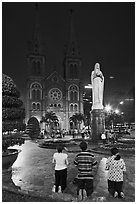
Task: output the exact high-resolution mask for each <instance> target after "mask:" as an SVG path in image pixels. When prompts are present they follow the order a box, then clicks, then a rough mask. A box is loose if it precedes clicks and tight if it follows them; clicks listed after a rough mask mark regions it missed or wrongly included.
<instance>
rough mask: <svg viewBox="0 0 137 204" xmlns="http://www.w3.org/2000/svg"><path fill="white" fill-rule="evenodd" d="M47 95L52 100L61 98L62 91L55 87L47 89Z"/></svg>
mask: <svg viewBox="0 0 137 204" xmlns="http://www.w3.org/2000/svg"><path fill="white" fill-rule="evenodd" d="M49 97H50V99H51V100H53V101H59V100H60V99H61V98H62V92H61V91H60V90H59V89H57V88H53V89H51V90H50V91H49Z"/></svg>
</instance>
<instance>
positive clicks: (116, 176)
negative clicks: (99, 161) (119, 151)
mask: <svg viewBox="0 0 137 204" xmlns="http://www.w3.org/2000/svg"><path fill="white" fill-rule="evenodd" d="M106 170H108V179H109V180H111V181H123V172H124V171H126V166H125V162H124V160H123V159H120V160H115V156H112V157H109V158H108V160H107V162H106Z"/></svg>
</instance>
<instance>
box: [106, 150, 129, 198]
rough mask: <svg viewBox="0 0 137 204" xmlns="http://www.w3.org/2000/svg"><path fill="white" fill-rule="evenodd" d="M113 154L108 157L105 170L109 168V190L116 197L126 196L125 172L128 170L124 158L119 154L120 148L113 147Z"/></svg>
mask: <svg viewBox="0 0 137 204" xmlns="http://www.w3.org/2000/svg"><path fill="white" fill-rule="evenodd" d="M111 154H112V156H111V157H109V158H108V159H107V162H106V167H105V170H108V191H109V193H110V194H112V195H113V196H114V197H115V198H116V197H119V198H124V197H125V195H124V193H123V177H124V176H123V172H125V171H126V166H125V162H124V160H123V159H122V158H121V156H120V155H119V152H118V149H117V148H116V147H113V148H112V149H111Z"/></svg>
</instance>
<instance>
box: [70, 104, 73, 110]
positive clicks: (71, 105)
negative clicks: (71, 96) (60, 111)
mask: <svg viewBox="0 0 137 204" xmlns="http://www.w3.org/2000/svg"><path fill="white" fill-rule="evenodd" d="M70 111H71V112H73V104H70Z"/></svg>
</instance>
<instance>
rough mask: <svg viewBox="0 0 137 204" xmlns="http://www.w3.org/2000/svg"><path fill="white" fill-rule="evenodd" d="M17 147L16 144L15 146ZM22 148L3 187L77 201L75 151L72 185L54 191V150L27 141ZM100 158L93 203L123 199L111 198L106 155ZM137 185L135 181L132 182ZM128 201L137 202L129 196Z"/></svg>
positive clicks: (71, 173) (70, 171) (71, 169)
mask: <svg viewBox="0 0 137 204" xmlns="http://www.w3.org/2000/svg"><path fill="white" fill-rule="evenodd" d="M14 148H15V147H14ZM16 148H18V149H21V150H22V151H21V153H20V154H19V156H18V158H17V160H16V162H15V163H14V164H13V166H12V174H11V175H9V174H8V176H7V175H5V174H3V187H5V189H6V188H7V189H16V191H17V190H18V191H19V192H21V193H26V194H29V195H35V196H41V197H47V196H48V197H50V198H53V199H55V200H56V201H59V200H63V201H68V202H69V201H76V186H75V185H74V184H73V179H74V178H75V176H76V174H77V169H76V167H75V166H74V164H73V160H74V157H75V153H68V157H69V163H70V164H69V167H68V187H67V189H66V192H65V193H64V194H57V193H52V191H51V189H52V187H53V184H54V167H53V165H52V164H51V161H52V155H53V153H54V152H55V150H54V149H45V148H40V147H38V144H37V143H35V142H31V141H29V140H28V141H26V142H25V144H23V145H22V146H16ZM95 156H97V159H98V161H99V166H98V170H96V169H95V171H94V174H95V181H94V187H95V190H94V193H93V195H92V196H91V197H90V198H89V199H88V200H87V202H88V201H90V202H91V201H92V202H94V201H95V202H100V201H103V202H107V201H109V202H120V201H121V202H123V200H116V199H114V198H111V197H110V196H109V195H108V192H107V172H106V171H105V170H104V166H105V162H106V159H107V158H106V157H107V156H102V155H97V154H96V155H95ZM131 185H133V183H132V184H131ZM124 201H134V200H133V197H132V198H131V199H129V198H128V199H127V200H126V199H125V200H124Z"/></svg>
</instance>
